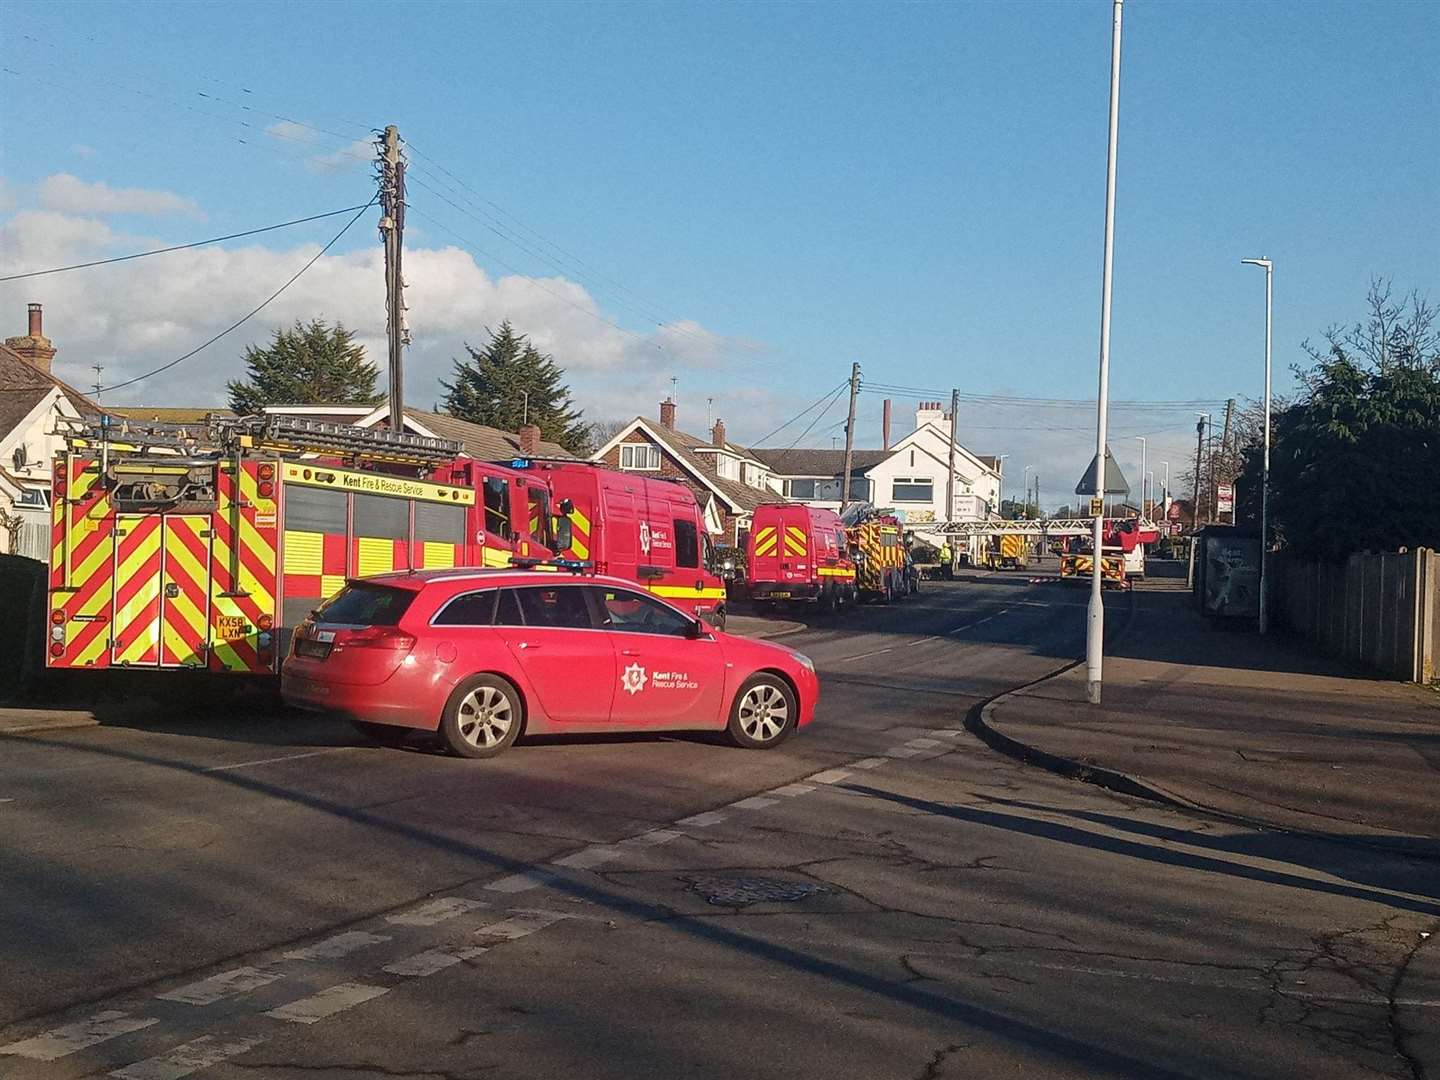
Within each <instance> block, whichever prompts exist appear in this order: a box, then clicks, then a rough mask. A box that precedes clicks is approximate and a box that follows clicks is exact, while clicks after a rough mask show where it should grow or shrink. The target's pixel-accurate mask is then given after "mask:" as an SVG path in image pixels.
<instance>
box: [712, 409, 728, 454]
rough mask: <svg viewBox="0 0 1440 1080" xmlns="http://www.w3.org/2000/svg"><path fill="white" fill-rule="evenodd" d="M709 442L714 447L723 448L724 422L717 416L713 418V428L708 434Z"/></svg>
mask: <svg viewBox="0 0 1440 1080" xmlns="http://www.w3.org/2000/svg"><path fill="white" fill-rule="evenodd" d="M710 442H711V443H713V444H714V445H715V446H719V447H722V448H723V447H724V446H725V421H724V420H721V419H720V418H719V417H718V416H717V417H716V418H715V427H714V429H712V430H711V432H710Z"/></svg>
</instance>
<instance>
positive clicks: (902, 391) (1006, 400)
mask: <svg viewBox="0 0 1440 1080" xmlns="http://www.w3.org/2000/svg"><path fill="white" fill-rule="evenodd" d="M860 392H861V393H868V394H880V395H882V396H884V395H888V396H891V397H910V398H919V399H921V400H929V399H931V398H933V399H934V400H936V401H941V400H943V399H944V398H945V397H946V396H947V395H949V393H950V391H948V390H946V391H944V392H941V391H939V390H930V389H924V388H920V387H914V386H894V385H890V384H886V383H865V384H864V385H863V386H861V388H860ZM960 400H961V401H963V402H966V403H969V404H977V405H1000V406H1004V405H1017V406H1019V405H1023V406H1042V407H1047V408H1064V409H1075V408H1091V409H1093V408H1094V407H1095V400H1094V398H1090V399H1088V400H1087V399H1085V398H1044V397H1021V396H1019V395H1014V394H967V393H963V392H962V393H961V394H960ZM1221 401H1222V399H1220V398H1194V399H1186V400H1183V401H1146V400H1138V399H1137V400H1132V401H1112V402H1111V403H1110V405H1111V407H1112V408H1115V407H1120V408H1129V409H1162V410H1171V411H1174V410H1181V409H1190V408H1200V407H1203V406H1206V405H1214V404H1216V403H1219V402H1221Z"/></svg>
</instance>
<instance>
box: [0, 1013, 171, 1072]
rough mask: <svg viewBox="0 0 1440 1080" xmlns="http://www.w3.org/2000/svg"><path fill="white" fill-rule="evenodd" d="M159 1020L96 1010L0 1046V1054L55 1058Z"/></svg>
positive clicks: (35, 1058)
mask: <svg viewBox="0 0 1440 1080" xmlns="http://www.w3.org/2000/svg"><path fill="white" fill-rule="evenodd" d="M159 1022H160V1021H159V1020H158V1019H157V1018H154V1017H149V1016H130V1015H128V1014H126V1013H123V1012H114V1011H110V1012H102V1013H96V1014H95V1015H94V1016H92V1017H90V1019H89V1020H82V1021H80V1022H79V1023H78V1024H66V1025H65V1026H64V1027H58V1028H54V1029H52V1030H50V1031H47V1032H45V1033H44V1034H42V1035H36V1036H34V1037H33V1038H29V1039H23V1040H21V1041H20V1042H13V1043H11V1044H10V1045H8V1046H0V1054H11V1055H14V1056H15V1057H23V1058H30V1059H31V1060H32V1061H54V1060H55V1059H56V1058H62V1057H65V1056H66V1055H67V1054H73V1053H74V1052H75V1051H76V1050H83V1049H85V1047H87V1046H94V1045H96V1044H97V1043H102V1042H105V1041H106V1040H108V1039H114V1038H118V1037H119V1036H121V1035H128V1034H130V1032H132V1031H139V1030H140V1029H141V1028H147V1027H149V1026H150V1025H151V1024H158V1023H159Z"/></svg>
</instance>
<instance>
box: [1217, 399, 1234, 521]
mask: <svg viewBox="0 0 1440 1080" xmlns="http://www.w3.org/2000/svg"><path fill="white" fill-rule="evenodd" d="M1234 412H1235V399H1234V398H1233V397H1232V398H1231V399H1230V400H1229V401H1227V402H1225V426H1224V427H1223V428H1221V429H1220V467H1221V468H1222V469H1224V470H1225V482H1226V483H1228V484H1231V485H1233V484H1234V482H1235V470H1234V467H1233V465H1232V464H1231V457H1230V417H1231V416H1232V415H1233V414H1234ZM1210 480H1211V487H1212V489H1213V487H1214V481H1215V465H1214V459H1213V458H1212V459H1211V465H1210ZM1230 496H1231V502H1230V524H1231V525H1234V524H1235V507H1236V506H1238V505H1239V500H1238V499H1236V498H1235V493H1234V490H1233V488H1232V490H1231V493H1230Z"/></svg>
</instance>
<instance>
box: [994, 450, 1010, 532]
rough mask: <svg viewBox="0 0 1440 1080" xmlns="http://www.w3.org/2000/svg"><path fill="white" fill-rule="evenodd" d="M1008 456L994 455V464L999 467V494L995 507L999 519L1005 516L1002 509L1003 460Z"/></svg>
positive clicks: (1003, 500)
mask: <svg viewBox="0 0 1440 1080" xmlns="http://www.w3.org/2000/svg"><path fill="white" fill-rule="evenodd" d="M1009 456H1010V455H1009V454H996V455H995V464H996V465H998V466H1000V494H999V496H998V501H997V503H996V506H995V512H996V513H997V514H999V515H1000V516H1001V517H1003V516H1004V515H1005V510H1004V509H1003V508H1004V505H1005V459H1006V458H1007V457H1009Z"/></svg>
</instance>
